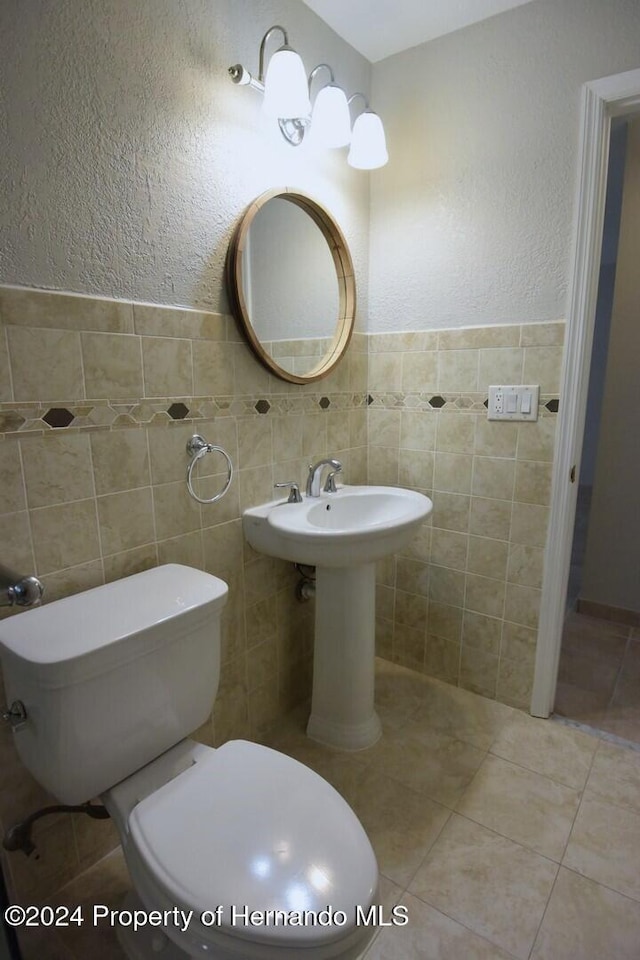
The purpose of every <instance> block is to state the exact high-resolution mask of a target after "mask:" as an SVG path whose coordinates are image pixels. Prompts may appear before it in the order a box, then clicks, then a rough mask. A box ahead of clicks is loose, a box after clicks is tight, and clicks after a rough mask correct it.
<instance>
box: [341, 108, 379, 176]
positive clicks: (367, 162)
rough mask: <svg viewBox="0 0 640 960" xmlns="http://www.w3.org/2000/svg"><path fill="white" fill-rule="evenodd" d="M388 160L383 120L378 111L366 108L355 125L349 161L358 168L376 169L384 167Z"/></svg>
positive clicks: (351, 165) (350, 164)
mask: <svg viewBox="0 0 640 960" xmlns="http://www.w3.org/2000/svg"><path fill="white" fill-rule="evenodd" d="M388 160H389V154H388V153H387V143H386V140H385V136H384V127H383V126H382V120H381V119H380V117H379V116H378V114H377V113H373V111H371V110H365V112H364V113H361V114H360V116H359V117H358V118H357V120H356V122H355V123H354V125H353V133H352V134H351V149H350V150H349V155H348V157H347V163H348V164H349V166H350V167H356V169H358V170H375V169H376V168H377V167H384V165H385V163H387V162H388Z"/></svg>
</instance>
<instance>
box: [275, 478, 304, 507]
mask: <svg viewBox="0 0 640 960" xmlns="http://www.w3.org/2000/svg"><path fill="white" fill-rule="evenodd" d="M273 486H274V487H275V488H278V487H290V488H291V489H290V490H289V497H288V499H287V503H302V494H301V493H300V487H299V486H298V484H297V483H296V481H295V480H285V481H284V482H283V483H274V485H273Z"/></svg>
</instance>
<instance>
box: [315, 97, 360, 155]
mask: <svg viewBox="0 0 640 960" xmlns="http://www.w3.org/2000/svg"><path fill="white" fill-rule="evenodd" d="M311 136H312V137H313V141H314V142H315V143H317V144H318V146H321V147H328V148H330V149H333V148H336V147H346V145H347V144H348V143H349V141H350V140H351V117H350V115H349V104H348V103H347V95H346V93H345V92H344V90H342V88H341V87H338V86H336V84H335V83H330V84H329V85H328V86H326V87H323V88H322V90H321V91H320V92H319V93H318V96H317V97H316V102H315V103H314V105H313V113H312V114H311Z"/></svg>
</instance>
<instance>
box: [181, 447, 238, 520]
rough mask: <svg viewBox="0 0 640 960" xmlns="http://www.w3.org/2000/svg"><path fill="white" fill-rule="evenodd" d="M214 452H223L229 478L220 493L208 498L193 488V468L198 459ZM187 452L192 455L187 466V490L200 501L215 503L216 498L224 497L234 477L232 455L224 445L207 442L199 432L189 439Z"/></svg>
mask: <svg viewBox="0 0 640 960" xmlns="http://www.w3.org/2000/svg"><path fill="white" fill-rule="evenodd" d="M214 452H215V453H221V454H222V456H223V457H224V458H225V460H226V461H227V479H226V482H225V484H224V486H223V488H222V490H221V491H220V493H216V494H215V496H213V497H208V498H207V497H199V496H198V494H197V493H196V492H195V490H194V489H193V479H192V474H193V468H194V467H195V465H196V463H197V462H198V460H202V458H203V457H206V455H207V454H208V453H214ZM187 453H188V454H189V456H190V457H191V463H190V464H189V466H188V467H187V490H188V491H189V493H190V495H191V496H192V497H193V499H194V500H197V501H198V503H215V502H216V500H220V499H221V498H222V497H224V495H225V493H226V492H227V490H228V489H229V486H230V485H231V481H232V479H233V464H232V463H231V457H230V456H229V454H228V453H227V451H226V450H224V449H223V448H222V447H218V446H217V445H216V444H215V443H207V441H206V440H205V439H204V437H201V436H200V434H199V433H196V434H194V435H193V436H192V437H191V439H190V440H187Z"/></svg>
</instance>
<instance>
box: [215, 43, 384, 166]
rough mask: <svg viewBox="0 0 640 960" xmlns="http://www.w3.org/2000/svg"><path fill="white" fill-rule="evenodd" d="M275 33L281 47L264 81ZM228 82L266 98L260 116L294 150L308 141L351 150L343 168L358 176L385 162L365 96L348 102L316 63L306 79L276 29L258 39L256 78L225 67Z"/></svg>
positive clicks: (379, 130) (380, 132) (325, 67)
mask: <svg viewBox="0 0 640 960" xmlns="http://www.w3.org/2000/svg"><path fill="white" fill-rule="evenodd" d="M274 32H280V33H281V34H282V36H283V37H284V44H283V45H282V46H281V47H279V48H278V49H277V50H276V52H275V53H274V54H273V56H272V57H271V59H270V60H269V64H268V66H267V69H266V75H265V48H266V45H267V41H268V40H269V39H270V37H272V36H273V34H274ZM323 71H324V72H326V73H328V82H327V83H325V85H324V86H322V87H321V88H320V90H319V91H318V93H317V95H316V98H315V101H314V104H313V107H312V106H311V87H312V84H313V82H314V80H315V79H316V78H317V77H318V76H319V75H320V74H321V73H322V72H323ZM229 76H230V77H231V79H232V81H233V82H234V83H237V84H240V85H242V86H247V85H248V86H250V87H253V89H254V90H259V91H260V92H261V93H262V94H264V105H263V111H264V113H265V114H266V115H267V116H268V117H271V118H273V119H274V120H276V121H277V122H278V126H279V127H280V132H281V133H282V136H283V137H284V138H285V140H287V142H288V143H290V144H291V145H292V146H294V147H297V146H300V144H301V143H302V141H303V140H304V139H305V138H306V137H307V136H308V137H309V140H310V141H313V142H314V143H315V144H317V145H318V146H320V147H326V148H327V149H337V148H340V147H346V146H349V153H348V155H347V163H348V164H349V165H350V166H352V167H355V168H356V169H358V170H375V169H376V168H377V167H383V166H384V165H385V164H386V163H387V162H388V160H389V154H388V153H387V145H386V141H385V135H384V127H383V126H382V121H381V119H380V117H379V116H378V114H377V113H374V112H373V110H371V109H370V107H369V102H368V100H367V98H366V97H365V95H364V94H363V93H354V94H353V95H352V96H351V97H349V98H347V95H346V93H345V92H344V90H343V89H342V87H340V86H338V84H337V83H336V81H335V77H334V73H333V69H332V68H331V67H330V66H329V64H328V63H319V64H318V66H317V67H314V68H313V70H312V71H311V73H310V74H309V76H307V72H306V70H305V67H304V64H303V62H302V60H301V58H300V56H299V55H298V54H297V53H296V52H295V50H293V49H292V48H291V47H290V46H289V37H288V35H287V31H286V30H285V29H284V27H281V26H279V25H278V24H276V25H275V26H273V27H270V28H269V29H268V30H267V32H266V33H265V35H264V37H263V38H262V42H261V43H260V54H259V60H258V76H257V77H254V76H253V75H252V74H251V73H249V71H248V70H247V69H246V68H245V67H243V66H242V64H241V63H236V64H234V66H232V67H229ZM356 98H360V99H362V100H363V101H364V111H363V112H362V113H360V114H359V115H358V116H357V117H356V120H355V122H354V124H353V127H352V125H351V110H350V107H351V104H352V103H353V101H354V100H356Z"/></svg>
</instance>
